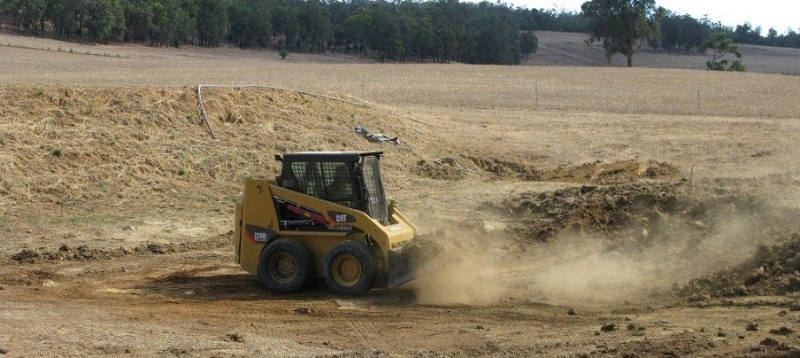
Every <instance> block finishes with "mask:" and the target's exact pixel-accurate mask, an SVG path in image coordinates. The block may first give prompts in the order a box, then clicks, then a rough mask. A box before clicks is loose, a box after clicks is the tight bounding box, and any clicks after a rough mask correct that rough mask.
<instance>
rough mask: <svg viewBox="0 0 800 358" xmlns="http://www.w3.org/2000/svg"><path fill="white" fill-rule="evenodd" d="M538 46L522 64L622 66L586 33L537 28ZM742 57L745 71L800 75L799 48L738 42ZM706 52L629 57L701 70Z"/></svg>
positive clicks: (637, 63) (640, 63) (644, 63)
mask: <svg viewBox="0 0 800 358" xmlns="http://www.w3.org/2000/svg"><path fill="white" fill-rule="evenodd" d="M536 36H537V37H538V38H539V50H538V51H537V52H536V54H534V55H532V56H531V57H530V59H528V60H527V61H525V62H524V64H525V65H533V66H615V67H624V66H625V57H624V56H621V55H618V56H615V57H614V58H613V59H612V61H611V63H610V64H609V63H608V61H607V60H606V56H605V53H604V52H603V48H602V47H601V46H600V44H593V45H591V46H587V45H586V43H585V42H584V41H585V40H586V39H588V38H589V36H588V35H586V34H580V33H566V32H547V31H542V32H537V33H536ZM740 48H741V50H742V55H743V57H742V61H743V62H744V64H745V66H747V71H749V72H764V73H781V74H794V75H800V49H791V48H782V47H768V46H755V45H740ZM709 58H710V56H703V55H678V54H671V53H665V52H655V51H653V50H652V49H650V48H642V50H641V52H640V53H639V54H637V55H636V56H634V57H633V65H634V67H651V68H680V69H698V70H703V69H705V66H706V61H707V60H708V59H709Z"/></svg>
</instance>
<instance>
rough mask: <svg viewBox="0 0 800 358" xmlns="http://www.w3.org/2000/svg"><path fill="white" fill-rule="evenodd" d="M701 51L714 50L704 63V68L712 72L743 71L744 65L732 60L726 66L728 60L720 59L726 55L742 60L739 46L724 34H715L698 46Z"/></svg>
mask: <svg viewBox="0 0 800 358" xmlns="http://www.w3.org/2000/svg"><path fill="white" fill-rule="evenodd" d="M700 48H701V49H702V50H703V51H707V50H708V49H711V50H714V53H713V54H712V57H711V59H710V60H708V62H706V67H707V68H708V69H709V70H712V71H744V70H745V68H744V64H742V61H739V60H733V62H731V64H730V66H728V60H727V59H722V58H723V57H725V56H726V55H729V54H730V55H733V56H735V57H736V58H737V59H738V58H742V52H741V51H739V45H738V44H736V43H734V42H733V39H732V38H731V37H730V35H728V33H726V32H715V33H713V34H711V36H709V38H708V39H706V40H705V41H704V42H703V44H702V45H701V46H700Z"/></svg>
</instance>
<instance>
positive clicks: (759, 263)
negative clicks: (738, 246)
mask: <svg viewBox="0 0 800 358" xmlns="http://www.w3.org/2000/svg"><path fill="white" fill-rule="evenodd" d="M796 292H800V234H797V233H794V234H791V235H788V236H786V237H783V238H781V239H780V242H779V243H776V244H772V245H761V246H759V247H758V250H757V251H756V253H755V254H754V255H753V256H752V257H750V259H748V260H746V261H745V262H743V263H741V264H739V265H737V266H735V267H733V268H731V269H726V270H722V271H719V272H715V273H713V274H710V275H707V276H704V277H700V278H697V279H694V280H692V281H690V282H689V283H688V284H686V285H685V286H684V287H682V288H681V291H680V293H681V294H682V295H683V296H684V297H687V298H689V300H691V301H699V300H704V299H706V298H711V297H736V296H748V295H755V296H767V295H784V294H789V293H796Z"/></svg>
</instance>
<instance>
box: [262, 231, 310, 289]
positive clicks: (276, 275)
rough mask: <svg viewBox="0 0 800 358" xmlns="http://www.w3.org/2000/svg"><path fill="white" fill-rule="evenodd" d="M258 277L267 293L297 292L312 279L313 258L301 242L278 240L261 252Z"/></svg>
mask: <svg viewBox="0 0 800 358" xmlns="http://www.w3.org/2000/svg"><path fill="white" fill-rule="evenodd" d="M258 275H259V276H261V282H262V283H263V284H264V286H266V287H267V290H269V291H272V292H280V293H290V292H297V291H300V290H302V289H304V288H306V287H307V286H308V284H309V283H310V282H311V280H312V279H313V277H314V257H313V256H312V255H311V252H310V251H308V248H307V247H306V246H305V245H303V244H302V243H301V242H299V241H297V240H292V239H278V240H276V241H273V242H271V243H270V244H268V245H267V247H265V248H264V251H262V252H261V257H260V258H259V261H258Z"/></svg>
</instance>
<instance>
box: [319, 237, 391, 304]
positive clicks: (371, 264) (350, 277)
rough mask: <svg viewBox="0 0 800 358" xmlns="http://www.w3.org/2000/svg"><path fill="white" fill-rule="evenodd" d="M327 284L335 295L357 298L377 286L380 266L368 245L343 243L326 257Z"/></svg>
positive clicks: (355, 242) (325, 274) (324, 272)
mask: <svg viewBox="0 0 800 358" xmlns="http://www.w3.org/2000/svg"><path fill="white" fill-rule="evenodd" d="M322 268H323V274H324V276H325V283H326V284H327V285H328V287H329V288H330V289H331V290H332V291H333V292H335V293H337V294H340V295H347V296H355V295H361V294H364V293H366V292H367V291H369V290H371V289H372V288H373V287H374V286H375V282H376V281H377V279H378V266H377V264H376V262H375V259H374V258H373V257H372V253H371V252H370V251H369V248H367V246H366V245H364V244H363V243H361V242H358V241H343V242H340V243H338V244H336V245H334V246H333V248H332V249H331V250H330V251H328V254H327V255H325V261H324V265H323V267H322Z"/></svg>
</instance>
